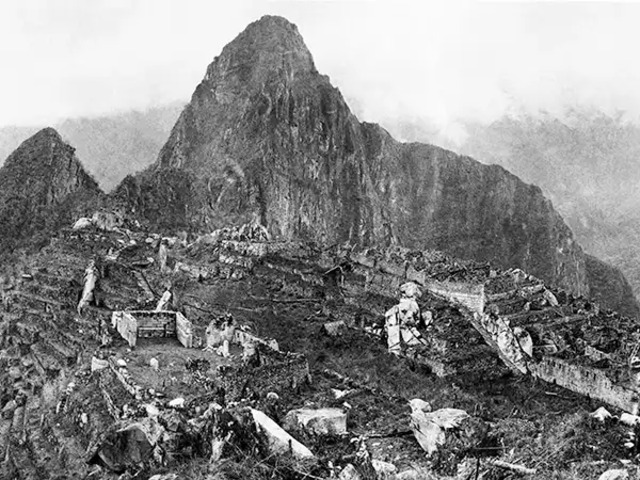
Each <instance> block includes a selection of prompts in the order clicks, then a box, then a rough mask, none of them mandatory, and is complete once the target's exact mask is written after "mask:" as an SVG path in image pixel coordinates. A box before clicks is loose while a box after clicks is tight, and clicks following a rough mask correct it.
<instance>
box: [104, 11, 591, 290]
mask: <svg viewBox="0 0 640 480" xmlns="http://www.w3.org/2000/svg"><path fill="white" fill-rule="evenodd" d="M115 196H116V197H117V198H118V199H119V200H120V201H122V202H123V203H125V204H128V205H129V206H130V208H132V209H133V210H135V212H136V213H137V214H140V215H142V216H144V217H145V218H146V219H147V221H148V222H149V223H151V224H152V225H153V226H155V227H160V228H166V229H175V228H194V229H200V230H201V231H211V230H212V229H214V228H216V227H219V226H223V225H227V224H229V223H231V224H234V223H235V224H238V223H243V222H246V221H250V220H256V221H260V222H261V223H262V224H263V225H265V226H266V227H267V228H268V229H269V231H270V232H271V233H272V234H273V235H274V236H275V237H280V238H299V239H307V240H314V241H317V242H320V243H322V244H325V245H326V244H330V243H333V242H350V243H352V244H360V245H372V244H392V243H397V244H401V245H404V246H407V247H413V248H435V249H441V250H445V251H447V252H450V253H452V254H453V255H456V256H459V257H463V258H475V259H477V260H480V261H490V262H493V263H494V264H496V265H498V266H502V267H505V268H508V267H522V268H524V269H526V270H527V271H529V272H531V273H533V274H534V275H536V276H538V277H540V278H543V279H545V280H547V281H549V282H551V283H555V284H557V285H560V286H562V287H565V288H567V289H569V290H571V291H573V292H576V293H587V292H588V291H589V285H588V284H587V275H586V265H585V264H586V260H585V256H584V254H583V252H582V249H581V247H580V246H579V245H578V244H577V242H575V240H574V238H573V235H572V232H571V231H570V229H569V228H568V227H567V226H566V225H565V223H564V221H563V220H562V218H561V217H560V215H559V214H558V213H557V212H556V211H555V210H554V209H553V207H552V205H551V203H550V202H549V201H548V200H547V199H546V198H545V197H544V196H543V195H542V192H541V191H540V189H539V188H537V187H535V186H531V185H527V184H525V183H524V182H522V181H520V180H519V179H518V178H517V177H515V176H514V175H512V174H510V173H509V172H507V171H506V170H504V169H503V168H501V167H498V166H486V165H483V164H481V163H479V162H477V161H475V160H473V159H471V158H468V157H462V156H459V155H456V154H455V153H453V152H450V151H447V150H444V149H441V148H438V147H435V146H431V145H424V144H418V143H413V144H402V143H399V142H397V141H395V140H394V139H393V138H392V137H391V136H390V135H389V134H388V133H387V132H386V131H385V130H384V129H382V128H381V127H379V126H378V125H374V124H368V123H360V122H359V121H358V119H357V118H356V117H355V116H354V115H353V114H352V113H351V111H350V110H349V107H348V106H347V104H346V102H345V101H344V99H343V97H342V95H341V94H340V92H339V91H338V90H337V89H336V88H334V87H333V86H332V85H331V84H330V82H329V79H328V77H326V76H324V75H321V74H320V73H318V71H317V70H316V68H315V65H314V62H313V59H312V56H311V53H310V52H309V50H308V49H307V48H306V46H305V44H304V41H303V39H302V37H301V36H300V34H299V33H298V30H297V28H296V27H295V26H294V25H292V24H291V23H289V22H288V21H287V20H285V19H283V18H279V17H271V16H266V17H263V18H262V19H260V20H259V21H257V22H254V23H252V24H250V25H249V26H248V27H247V28H246V30H245V31H244V32H242V33H241V34H240V35H238V37H237V38H236V39H235V40H233V41H232V42H231V43H230V44H229V45H227V46H226V47H225V48H224V49H223V51H222V53H221V54H220V56H218V57H216V58H215V59H214V61H213V63H212V64H211V65H209V67H208V69H207V72H206V75H205V77H204V79H203V80H202V82H201V83H200V84H199V85H198V86H197V88H196V89H195V92H194V93H193V96H192V98H191V102H190V103H189V104H188V105H187V106H186V108H185V109H184V111H183V112H182V114H181V115H180V117H179V119H178V121H177V123H176V125H175V126H174V128H173V130H172V132H171V135H170V137H169V139H168V141H167V143H166V144H165V145H164V147H163V148H162V150H161V152H160V155H159V156H158V160H157V161H156V163H155V164H153V165H152V166H151V167H149V168H148V169H147V170H146V171H145V172H143V173H141V174H139V175H136V176H131V177H128V178H126V179H125V180H124V181H123V183H122V184H121V185H120V186H119V187H118V188H117V190H116V192H115Z"/></svg>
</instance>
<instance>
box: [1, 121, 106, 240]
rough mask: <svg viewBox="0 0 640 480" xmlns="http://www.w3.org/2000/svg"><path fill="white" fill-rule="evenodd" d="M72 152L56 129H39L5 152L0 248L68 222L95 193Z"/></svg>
mask: <svg viewBox="0 0 640 480" xmlns="http://www.w3.org/2000/svg"><path fill="white" fill-rule="evenodd" d="M74 152H75V149H74V148H73V147H72V146H70V145H67V144H66V143H65V142H64V141H63V140H62V137H61V136H60V134H59V133H58V132H56V130H54V129H53V128H44V129H42V130H40V131H39V132H37V133H36V134H34V135H32V136H31V137H30V138H28V139H27V140H25V141H24V142H22V144H21V145H20V146H19V147H18V148H17V149H16V150H15V151H14V152H13V153H12V154H11V155H9V157H8V158H7V161H6V162H5V164H4V165H3V167H2V168H0V225H2V226H3V229H2V230H3V231H2V232H0V247H2V248H4V247H8V248H11V247H12V245H20V244H21V243H20V242H21V241H22V239H28V238H33V237H34V236H35V235H36V233H38V232H39V233H38V235H41V234H42V235H44V234H45V233H46V232H47V231H49V230H51V229H56V228H58V227H60V226H62V225H64V224H69V223H70V222H71V220H72V219H73V218H74V217H75V216H76V213H77V212H79V211H81V210H82V209H84V208H88V207H90V205H91V202H93V201H94V200H96V199H98V198H99V197H100V195H101V192H100V189H99V188H98V185H97V183H96V182H95V180H93V178H91V177H90V176H89V175H88V174H87V173H86V172H85V171H84V169H83V168H82V165H81V164H80V161H79V160H78V159H77V158H76V156H75V153H74ZM16 242H17V243H16Z"/></svg>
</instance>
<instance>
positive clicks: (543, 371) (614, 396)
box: [529, 357, 638, 412]
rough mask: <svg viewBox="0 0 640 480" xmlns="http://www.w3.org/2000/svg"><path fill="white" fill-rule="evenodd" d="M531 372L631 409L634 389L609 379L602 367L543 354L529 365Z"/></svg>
mask: <svg viewBox="0 0 640 480" xmlns="http://www.w3.org/2000/svg"><path fill="white" fill-rule="evenodd" d="M529 370H530V371H531V374H532V375H533V376H535V377H537V378H539V379H541V380H544V381H545V382H549V383H555V384H556V385H559V386H561V387H564V388H567V389H569V390H571V391H573V392H576V393H579V394H581V395H586V396H588V397H590V398H594V399H598V400H601V401H603V402H606V403H608V404H609V405H613V406H614V407H618V408H620V409H622V410H625V411H627V412H633V411H634V407H635V405H636V403H637V401H638V392H636V391H634V390H633V389H631V388H629V387H626V386H624V385H620V384H616V383H614V382H612V381H611V379H609V378H608V377H607V375H606V373H605V372H604V371H602V370H598V369H595V368H590V367H586V366H582V365H575V364H571V363H569V362H568V361H566V360H562V359H560V358H554V357H545V358H544V359H543V360H542V361H541V362H540V363H537V364H531V365H529Z"/></svg>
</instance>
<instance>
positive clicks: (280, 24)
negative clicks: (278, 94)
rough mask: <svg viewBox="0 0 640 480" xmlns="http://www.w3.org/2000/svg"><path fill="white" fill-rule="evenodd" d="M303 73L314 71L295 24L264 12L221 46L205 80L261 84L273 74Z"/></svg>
mask: <svg viewBox="0 0 640 480" xmlns="http://www.w3.org/2000/svg"><path fill="white" fill-rule="evenodd" d="M304 73H317V70H316V68H315V64H314V62H313V57H312V56H311V53H310V52H309V49H308V48H307V46H306V45H305V43H304V39H303V38H302V36H301V35H300V32H298V27H296V26H295V25H294V24H293V23H291V22H289V21H288V20H287V19H286V18H283V17H278V16H272V15H265V16H263V17H262V18H260V19H259V20H256V21H255V22H252V23H250V24H249V25H248V26H247V28H245V29H244V31H242V32H241V33H240V34H239V35H238V36H237V37H236V38H235V39H234V40H232V41H231V43H229V44H228V45H227V46H225V47H224V49H223V50H222V53H221V54H220V56H218V57H216V59H215V60H214V62H213V63H212V64H211V65H209V68H208V69H207V75H206V77H205V83H219V82H220V81H221V80H226V81H230V80H232V81H233V80H237V81H240V82H242V83H245V82H247V81H250V82H251V81H254V82H258V83H263V82H264V81H266V80H267V79H268V78H271V77H272V76H273V75H274V74H276V75H278V76H279V77H289V78H293V77H294V76H296V75H300V74H304Z"/></svg>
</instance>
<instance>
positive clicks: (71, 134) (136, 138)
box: [0, 102, 184, 192]
mask: <svg viewBox="0 0 640 480" xmlns="http://www.w3.org/2000/svg"><path fill="white" fill-rule="evenodd" d="M183 106H184V102H173V103H169V104H167V105H162V106H159V107H154V108H149V109H146V110H142V111H137V110H133V111H129V112H123V113H116V114H112V115H105V116H100V117H80V118H67V119H65V120H63V121H61V122H59V123H57V124H56V125H54V128H55V129H56V131H58V132H59V133H60V136H61V137H62V138H63V139H64V140H65V141H66V142H68V143H69V144H71V145H73V146H74V147H75V149H76V155H77V156H78V157H79V158H81V159H82V161H83V165H84V168H85V169H86V171H87V172H88V173H89V174H90V175H91V176H93V178H94V179H95V180H96V181H97V182H98V184H99V185H100V187H101V188H102V189H103V190H104V191H106V192H108V191H110V190H112V189H113V188H115V187H116V186H117V185H118V184H119V183H120V182H121V181H122V179H123V178H124V177H126V176H127V175H129V174H132V173H134V172H138V171H140V170H143V169H145V168H146V167H148V166H149V165H151V164H152V163H153V162H154V161H155V159H156V157H157V156H158V152H159V151H160V148H161V147H162V145H163V144H164V142H165V141H166V140H167V137H168V136H169V133H170V132H171V127H172V126H173V124H174V123H175V122H176V119H177V118H178V115H179V114H180V111H181V110H182V108H183ZM40 129H41V127H35V126H33V127H2V128H0V166H2V164H3V162H4V160H5V159H6V158H7V156H8V155H9V154H10V153H11V152H13V151H14V150H15V149H16V148H18V146H19V145H20V143H22V142H23V141H24V140H26V139H27V138H29V137H30V136H32V135H33V134H35V133H36V132H38V131H39V130H40Z"/></svg>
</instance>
